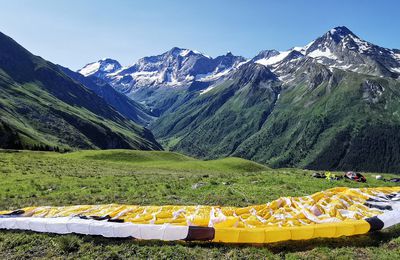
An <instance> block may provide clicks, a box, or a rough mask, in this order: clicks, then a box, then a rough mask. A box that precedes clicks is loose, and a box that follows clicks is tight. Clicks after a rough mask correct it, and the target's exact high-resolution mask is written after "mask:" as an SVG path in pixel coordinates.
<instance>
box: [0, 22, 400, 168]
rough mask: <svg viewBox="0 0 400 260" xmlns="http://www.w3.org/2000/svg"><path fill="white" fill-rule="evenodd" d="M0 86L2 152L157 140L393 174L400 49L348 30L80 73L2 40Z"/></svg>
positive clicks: (280, 161) (399, 144)
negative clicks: (293, 42) (281, 44)
mask: <svg viewBox="0 0 400 260" xmlns="http://www.w3.org/2000/svg"><path fill="white" fill-rule="evenodd" d="M0 85H1V88H0V132H2V134H1V135H0V137H1V140H0V141H1V144H2V147H5V148H7V147H11V148H16V147H17V148H18V147H23V148H29V147H32V146H33V145H36V144H37V145H39V144H44V145H48V146H57V147H58V146H59V147H67V148H71V149H75V148H77V149H82V148H100V149H106V148H133V149H156V150H157V149H162V147H161V145H159V144H158V143H157V141H158V142H159V143H161V144H162V145H163V147H164V149H168V150H172V151H179V152H182V153H184V154H188V155H191V156H195V157H200V158H205V159H213V158H220V157H226V156H237V157H242V158H246V159H251V160H254V161H257V162H260V163H263V164H266V165H269V166H271V167H302V168H310V169H332V170H336V169H340V170H347V169H349V170H350V169H351V170H364V171H376V172H398V171H400V50H397V49H388V48H383V47H380V46H377V45H374V44H372V43H370V42H367V41H365V40H363V39H361V38H359V37H358V36H357V35H355V34H354V33H353V32H351V31H350V30H349V29H348V28H346V27H336V28H334V29H331V30H329V31H328V32H326V33H325V34H324V35H322V36H321V37H319V38H317V39H316V40H314V41H312V42H310V43H309V44H307V45H306V46H303V47H294V48H292V49H290V50H287V51H277V50H263V51H261V52H260V53H259V54H258V55H256V56H255V57H253V58H251V59H246V58H244V57H241V56H235V55H233V54H232V53H230V52H228V53H227V54H225V55H221V56H218V57H214V58H213V57H210V56H207V55H205V54H203V53H200V52H197V51H194V50H189V49H182V48H177V47H175V48H172V49H171V50H169V51H167V52H165V53H163V54H161V55H157V56H150V57H144V58H142V59H139V60H138V61H137V62H136V63H134V64H133V65H131V66H122V65H121V64H120V63H119V62H118V61H116V60H114V59H110V58H106V59H102V60H99V61H97V62H93V63H90V64H87V65H86V66H84V67H83V68H82V69H80V70H78V71H77V72H74V71H71V70H69V69H67V68H65V67H62V66H57V65H54V64H52V63H50V62H47V61H45V60H43V59H42V58H40V57H37V56H34V55H32V54H30V53H29V52H28V51H26V50H25V49H23V48H22V47H21V46H19V45H18V44H17V43H15V42H14V41H13V40H12V39H10V38H8V37H6V36H4V35H0ZM150 130H151V132H152V133H153V134H154V136H155V138H154V137H153V134H152V133H151V132H150ZM156 140H157V141H156Z"/></svg>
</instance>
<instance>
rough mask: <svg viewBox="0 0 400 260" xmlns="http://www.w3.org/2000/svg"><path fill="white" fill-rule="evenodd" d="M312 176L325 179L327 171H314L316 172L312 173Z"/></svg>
mask: <svg viewBox="0 0 400 260" xmlns="http://www.w3.org/2000/svg"><path fill="white" fill-rule="evenodd" d="M312 176H313V177H314V178H318V179H325V178H326V175H325V173H319V172H314V173H313V174H312Z"/></svg>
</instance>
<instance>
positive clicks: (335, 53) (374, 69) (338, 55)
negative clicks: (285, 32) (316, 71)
mask: <svg viewBox="0 0 400 260" xmlns="http://www.w3.org/2000/svg"><path fill="white" fill-rule="evenodd" d="M262 53H267V54H268V55H265V56H263V55H260V54H261V53H260V54H259V55H257V56H256V57H255V58H253V61H254V62H256V63H260V64H263V65H265V66H267V67H269V68H270V69H271V70H272V71H274V72H275V73H277V74H278V75H280V76H284V75H285V73H287V72H288V71H291V70H288V69H289V68H290V67H292V66H293V63H296V62H298V61H299V59H300V60H302V59H304V58H306V57H308V58H312V59H314V60H315V61H316V62H318V63H321V64H323V65H326V66H328V67H329V68H331V69H333V68H337V69H342V70H348V71H354V72H358V73H363V74H369V75H375V76H387V77H392V78H398V77H399V76H400V55H399V51H398V50H391V49H387V48H383V47H379V46H377V45H374V44H372V43H369V42H367V41H364V40H362V39H360V38H359V37H358V36H357V35H355V34H354V33H353V32H351V31H350V30H349V29H348V28H346V27H344V26H341V27H336V28H334V29H331V30H329V31H328V32H327V33H325V34H324V35H322V36H321V37H319V38H317V39H316V40H315V41H312V42H310V43H309V44H307V45H306V46H304V47H294V48H292V49H290V50H288V51H283V52H276V51H275V50H273V51H263V52H262Z"/></svg>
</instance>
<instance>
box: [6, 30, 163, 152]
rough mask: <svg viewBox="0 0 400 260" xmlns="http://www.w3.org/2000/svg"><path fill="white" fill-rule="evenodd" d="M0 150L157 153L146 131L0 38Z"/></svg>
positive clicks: (55, 69) (54, 67)
mask: <svg viewBox="0 0 400 260" xmlns="http://www.w3.org/2000/svg"><path fill="white" fill-rule="evenodd" d="M0 147H1V148H14V149H15V148H16V149H44V150H49V149H76V148H84V149H96V148H101V149H110V148H131V149H146V150H149V149H154V150H159V149H162V148H161V146H160V145H159V144H158V143H157V142H156V141H155V139H154V136H153V134H152V133H151V132H150V131H149V130H148V129H146V128H143V127H141V126H139V125H137V124H135V123H134V122H133V121H132V120H130V119H128V118H126V117H124V116H122V115H121V114H120V113H118V112H117V111H116V110H115V108H113V107H111V106H110V105H108V104H107V102H105V101H104V99H102V98H101V97H100V96H98V95H96V94H95V93H94V92H93V91H91V90H89V89H88V88H86V87H84V86H83V85H82V84H80V83H78V82H77V81H74V80H73V79H71V78H70V77H69V76H67V75H66V74H65V73H63V72H62V70H61V69H60V68H59V67H58V66H57V65H54V64H52V63H50V62H48V61H46V60H44V59H42V58H40V57H38V56H34V55H32V54H31V53H30V52H28V51H27V50H26V49H24V48H23V47H22V46H20V45H19V44H18V43H16V42H15V41H14V40H12V39H11V38H9V37H7V36H6V35H4V34H1V33H0Z"/></svg>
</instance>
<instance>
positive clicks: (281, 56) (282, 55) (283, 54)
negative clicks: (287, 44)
mask: <svg viewBox="0 0 400 260" xmlns="http://www.w3.org/2000/svg"><path fill="white" fill-rule="evenodd" d="M290 52H291V51H290V50H289V51H283V52H279V54H278V55H275V56H272V57H270V58H263V59H259V60H256V63H258V64H261V65H264V66H269V65H274V64H276V63H278V62H280V61H282V60H283V59H285V58H286V57H287V56H288V55H289V54H290Z"/></svg>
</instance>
